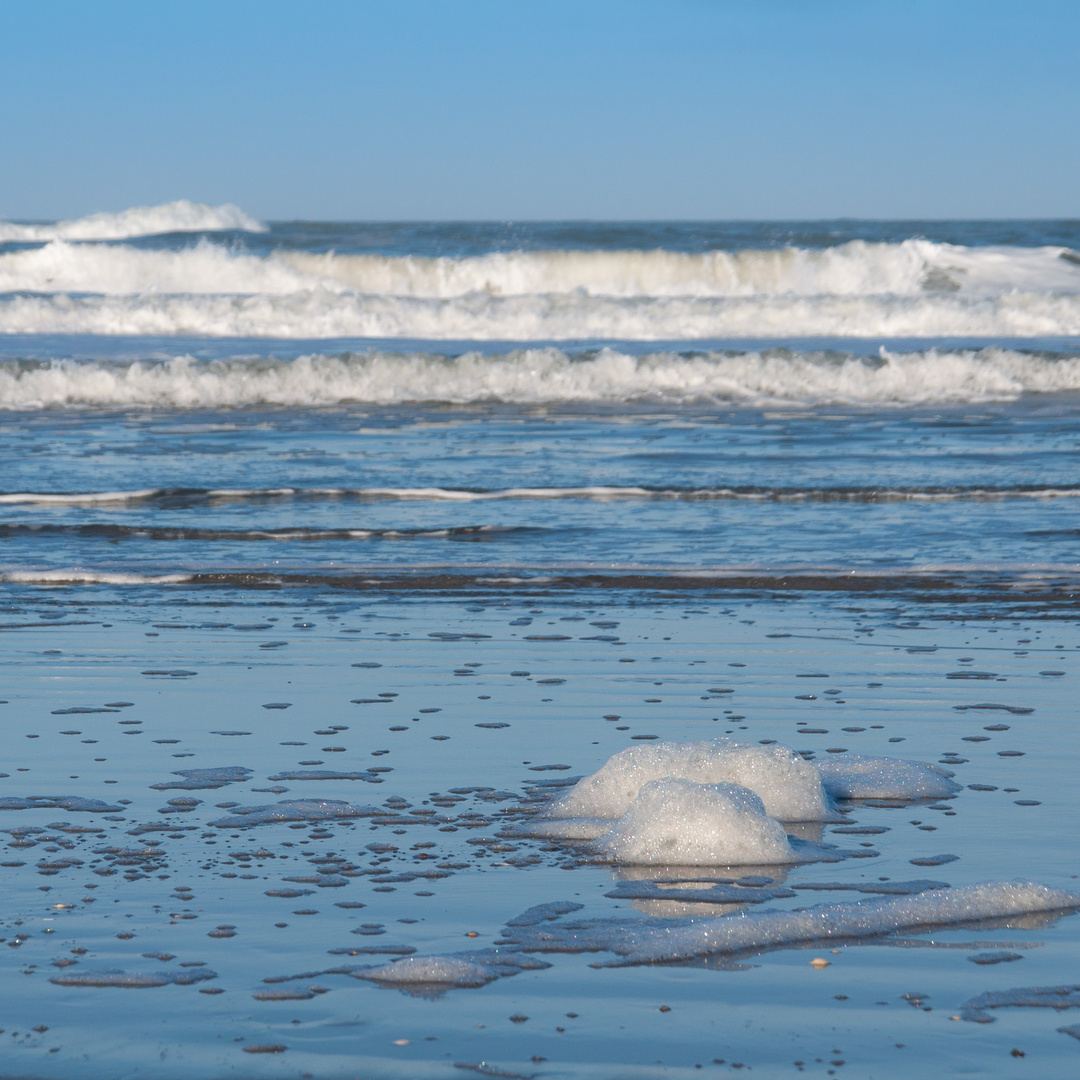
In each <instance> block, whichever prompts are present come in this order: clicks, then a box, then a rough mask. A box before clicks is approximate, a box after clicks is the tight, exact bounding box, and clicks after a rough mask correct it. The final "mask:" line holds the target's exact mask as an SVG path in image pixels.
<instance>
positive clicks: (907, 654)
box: [0, 202, 1080, 1080]
mask: <svg viewBox="0 0 1080 1080" xmlns="http://www.w3.org/2000/svg"><path fill="white" fill-rule="evenodd" d="M1078 448H1080V222H1076V221H1000V222H978V221H951V222H950V221H944V222H943V221H925V222H910V221H909V222H880V221H847V220H844V221H835V222H728V223H725V222H653V223H650V222H546V223H512V222H511V223H490V222H480V223H468V222H465V223H363V222H360V223H356V222H341V223H338V222H306V221H304V222H271V223H264V222H261V221H258V220H256V219H255V218H253V217H251V216H250V215H249V214H247V213H246V212H244V211H243V210H241V209H239V208H237V207H233V206H221V207H212V206H204V205H201V204H195V203H189V202H179V203H173V204H169V205H166V206H161V207H152V208H136V209H132V210H128V211H124V212H122V213H115V214H98V215H94V216H92V217H88V218H83V219H80V220H77V221H70V222H36V223H15V222H0V461H2V462H3V470H2V475H0V631H2V632H3V634H4V637H3V642H4V644H5V646H6V648H5V649H4V650H3V653H2V661H0V662H2V664H3V680H2V682H0V698H2V700H3V703H2V704H0V720H2V724H0V747H2V756H0V769H2V772H0V890H2V892H3V896H4V901H5V902H4V905H3V909H2V911H0V939H2V940H3V942H4V945H5V947H6V948H7V949H8V951H7V952H6V953H4V954H3V956H2V957H0V960H2V962H3V975H2V979H0V986H2V987H3V989H0V1003H2V1006H3V1008H2V1011H0V1027H2V1028H3V1029H5V1030H4V1031H0V1040H3V1041H2V1043H0V1045H2V1046H3V1047H4V1053H3V1054H2V1055H0V1076H3V1077H11V1078H14V1077H27V1076H34V1077H41V1078H45V1080H67V1078H71V1077H78V1078H86V1080H99V1078H100V1080H112V1078H115V1077H118V1076H124V1077H132V1078H140V1080H142V1078H146V1080H170V1078H175V1077H184V1078H185V1080H187V1078H192V1080H219V1078H222V1077H226V1076H228V1077H250V1078H256V1077H258V1078H262V1077H274V1078H277V1077H317V1078H320V1080H321V1078H323V1077H325V1078H328V1080H330V1078H334V1080H336V1078H338V1077H341V1078H344V1077H357V1076H360V1077H363V1078H364V1080H369V1078H370V1080H382V1078H384V1077H386V1078H402V1080H412V1078H417V1080H421V1078H423V1080H426V1078H428V1077H431V1078H436V1077H438V1078H442V1077H460V1076H469V1075H481V1076H499V1077H536V1078H537V1080H541V1078H546V1077H565V1078H577V1077H582V1078H587V1080H646V1078H650V1080H651V1078H654V1077H655V1078H659V1077H672V1078H679V1077H684V1076H686V1077H688V1076H698V1075H702V1074H705V1075H717V1074H722V1075H731V1074H733V1073H735V1072H739V1071H742V1070H745V1071H751V1070H752V1071H753V1073H754V1075H756V1076H759V1077H766V1078H772V1077H789V1076H794V1075H798V1074H799V1073H803V1072H805V1073H807V1074H810V1075H819V1076H824V1075H837V1076H852V1077H860V1078H871V1077H879V1078H882V1077H890V1078H891V1077H916V1076H922V1075H926V1074H927V1073H929V1074H931V1075H934V1076H942V1077H945V1076H971V1075H977V1076H984V1077H992V1078H997V1077H1003V1078H1004V1077H1013V1076H1015V1075H1018V1074H1020V1073H1022V1072H1023V1071H1024V1070H1025V1069H1026V1070H1027V1071H1028V1073H1032V1070H1034V1072H1035V1073H1037V1075H1039V1076H1040V1077H1041V1078H1054V1077H1063V1078H1065V1077H1072V1076H1074V1075H1076V1070H1077V1060H1078V1058H1077V1055H1078V1054H1080V1042H1078V1040H1080V1013H1078V1014H1071V1013H1070V1012H1069V1011H1068V1010H1069V1009H1071V1008H1073V1007H1078V1006H1080V985H1076V982H1075V980H1076V977H1077V976H1076V972H1077V970H1078V960H1080V929H1078V926H1077V923H1076V921H1075V920H1074V919H1073V918H1072V917H1071V913H1072V912H1073V911H1074V910H1076V909H1077V908H1078V907H1080V891H1078V890H1080V885H1078V879H1077V875H1078V874H1080V864H1078V863H1077V860H1076V857H1075V837H1074V831H1075V830H1074V828H1073V822H1074V821H1075V818H1076V815H1077V813H1078V812H1080V796H1078V793H1077V790H1076V785H1075V781H1074V777H1075V772H1076V769H1077V765H1078V762H1080V738H1078V736H1077V734H1076V725H1075V722H1074V721H1075V713H1076V703H1077V701H1078V700H1080V694H1078V691H1077V681H1076V680H1077V674H1078V670H1080V669H1078V668H1077V665H1075V664H1073V663H1072V661H1070V660H1069V659H1068V658H1069V656H1070V655H1073V654H1074V653H1075V650H1077V649H1078V648H1080V634H1078V632H1077V630H1078V627H1080V621H1078V614H1080V524H1078V519H1077V507H1078V505H1080V504H1078V502H1077V500H1078V498H1080V467H1078V461H1080V458H1078ZM143 734H150V735H151V738H150V739H142V738H141V735H143ZM593 736H595V738H594V737H593ZM125 737H126V738H128V742H127V743H122V742H121V741H120V740H121V738H125ZM133 737H134V738H133ZM686 744H694V745H693V746H691V747H690V748H687V746H686ZM524 754H527V755H528V757H523V756H522V755H524ZM609 761H610V762H611V763H610V764H608V765H605V763H606V762H609ZM72 768H78V769H79V773H74V774H73V773H71V771H70V770H71V769H72ZM602 769H603V771H602V772H600V770H602ZM589 777H592V779H588V778H589ZM582 778H586V779H584V780H582ZM579 781H580V782H579ZM912 813H914V814H915V817H914V818H911V817H910V815H911V814H912ZM371 833H375V835H374V836H372V835H371ZM207 847H210V848H212V850H211V851H209V852H208V851H207V850H206V848H207ZM0 952H2V950H0ZM811 961H812V962H811ZM117 1005H120V1006H121V1007H120V1008H119V1010H118V1009H117Z"/></svg>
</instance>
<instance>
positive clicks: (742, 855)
mask: <svg viewBox="0 0 1080 1080" xmlns="http://www.w3.org/2000/svg"><path fill="white" fill-rule="evenodd" d="M597 845H598V847H599V849H600V850H601V851H603V852H604V853H605V854H606V855H608V856H610V857H611V858H612V859H614V860H615V861H616V862H620V863H626V864H630V865H635V866H657V865H659V866H731V865H736V864H740V865H748V866H754V865H761V864H770V863H772V864H776V863H790V862H796V861H797V859H796V856H795V853H794V852H793V851H792V849H791V845H790V844H789V843H788V838H787V835H786V834H785V832H784V827H783V826H782V825H781V824H780V822H778V821H775V820H773V819H772V818H771V817H769V816H768V815H767V814H766V813H765V806H764V804H763V803H762V801H761V799H759V798H758V796H757V795H755V794H754V793H753V792H752V791H750V790H749V789H748V788H745V787H740V786H739V785H737V784H695V783H694V782H693V781H692V780H683V779H678V778H674V777H669V778H667V779H664V780H650V781H649V782H648V783H647V784H645V785H643V786H642V788H641V790H640V791H639V792H638V794H637V797H636V798H635V799H634V801H633V802H632V803H631V804H630V806H629V807H628V808H627V810H626V813H624V814H623V815H622V817H621V818H619V820H618V821H617V822H616V823H615V825H614V826H613V827H612V828H611V829H610V830H609V831H608V832H607V833H605V834H604V835H603V836H601V837H600V838H599V840H598V841H597Z"/></svg>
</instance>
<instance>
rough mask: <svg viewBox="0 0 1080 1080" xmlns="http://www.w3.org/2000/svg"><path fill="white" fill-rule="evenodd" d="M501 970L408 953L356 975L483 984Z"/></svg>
mask: <svg viewBox="0 0 1080 1080" xmlns="http://www.w3.org/2000/svg"><path fill="white" fill-rule="evenodd" d="M500 974H501V972H499V971H498V970H496V969H494V968H490V967H487V966H486V965H484V964H477V963H474V962H473V961H471V960H460V959H458V958H456V957H453V956H406V957H404V958H403V959H401V960H395V961H394V962H393V963H390V964H382V965H380V966H379V967H376V968H368V969H367V970H366V971H358V972H356V973H355V977H356V978H358V979H368V980H370V981H371V982H378V983H385V984H387V985H390V986H459V987H472V986H484V985H486V984H487V983H489V982H494V980H495V979H497V978H499V977H500Z"/></svg>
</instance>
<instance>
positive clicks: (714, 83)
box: [0, 0, 1080, 220]
mask: <svg viewBox="0 0 1080 1080" xmlns="http://www.w3.org/2000/svg"><path fill="white" fill-rule="evenodd" d="M176 198H190V199H195V200H197V201H201V202H235V203H237V204H239V205H240V206H242V207H243V208H244V209H246V210H248V211H249V212H251V213H253V214H256V215H258V216H261V217H264V218H272V219H280V218H294V217H309V218H329V219H399V220H400V219H518V220H525V219H543V218H556V219H557V218H599V219H602V218H711V219H725V218H822V217H840V216H846V217H878V218H889V217H894V218H913V217H937V218H941V217H1053V216H1057V217H1065V216H1071V217H1080V0H376V2H368V0H288V2H286V0H0V218H7V219H11V218H56V217H73V216H79V215H82V214H85V213H88V212H91V211H95V210H119V209H123V208H124V207H127V206H132V205H139V204H151V203H158V202H164V201H168V200H171V199H176Z"/></svg>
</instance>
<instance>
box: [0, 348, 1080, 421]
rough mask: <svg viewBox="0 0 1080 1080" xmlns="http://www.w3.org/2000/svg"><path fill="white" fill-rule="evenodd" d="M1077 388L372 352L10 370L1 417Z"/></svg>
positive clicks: (971, 398) (1075, 363)
mask: <svg viewBox="0 0 1080 1080" xmlns="http://www.w3.org/2000/svg"><path fill="white" fill-rule="evenodd" d="M1076 390H1080V358H1078V357H1075V356H1054V355H1047V354H1036V353H1025V352H1019V351H1015V350H1010V349H1004V348H996V347H994V348H985V349H979V350H966V351H960V350H957V351H948V350H937V349H929V350H925V351H918V352H911V353H890V352H886V351H885V350H882V352H881V354H880V355H879V356H878V357H876V358H865V357H857V356H852V355H849V354H834V353H810V352H807V353H803V352H794V351H789V350H773V351H766V352H746V353H730V352H710V353H701V354H682V353H671V352H663V353H654V354H651V355H644V356H630V355H626V354H624V353H619V352H616V351H614V350H611V349H602V350H599V351H597V352H595V353H587V354H582V355H576V356H575V355H570V354H567V353H565V352H563V351H561V350H559V349H555V348H540V349H523V350H518V351H514V352H510V353H506V354H501V355H489V356H485V355H481V354H479V353H465V354H463V355H461V356H457V357H445V356H441V355H431V354H425V353H411V354H409V353H384V352H375V351H372V352H368V353H362V354H347V355H343V356H323V355H315V356H304V357H300V358H298V359H295V360H287V361H285V360H272V359H258V358H256V359H252V358H250V357H247V358H245V357H237V358H233V359H229V360H214V361H198V360H195V359H192V358H190V357H174V358H172V359H168V360H164V361H153V362H151V361H140V362H122V361H71V360H58V361H15V360H12V361H3V362H0V408H4V409H41V408H65V407H112V408H116V407H120V408H125V407H144V408H149V407H164V408H219V407H221V408H227V407H237V406H257V405H264V406H265V405H273V406H328V405H338V404H343V403H353V402H355V403H367V404H396V403H401V402H449V403H471V402H490V401H498V402H510V403H540V402H548V403H571V402H595V403H604V402H610V403H619V402H629V401H646V402H647V401H656V402H670V403H680V402H692V401H705V402H713V401H715V402H734V403H739V404H751V405H763V404H775V405H796V404H821V403H837V404H852V405H908V404H917V403H928V402H947V401H963V402H986V401H1002V400H1012V399H1014V398H1016V397H1018V396H1019V395H1021V394H1025V393H1051V392H1059V391H1076Z"/></svg>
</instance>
